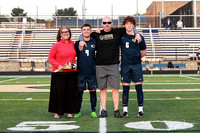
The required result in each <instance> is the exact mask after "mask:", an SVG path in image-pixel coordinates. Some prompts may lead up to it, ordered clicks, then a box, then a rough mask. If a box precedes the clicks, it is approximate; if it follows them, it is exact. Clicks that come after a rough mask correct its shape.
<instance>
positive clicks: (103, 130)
mask: <svg viewBox="0 0 200 133" xmlns="http://www.w3.org/2000/svg"><path fill="white" fill-rule="evenodd" d="M101 110H102V106H101V102H100V112H99V114H101ZM106 132H107V127H106V118H99V133H106Z"/></svg>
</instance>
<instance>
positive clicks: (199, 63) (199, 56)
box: [196, 48, 200, 74]
mask: <svg viewBox="0 0 200 133" xmlns="http://www.w3.org/2000/svg"><path fill="white" fill-rule="evenodd" d="M196 61H197V70H198V71H197V74H200V71H199V67H200V48H199V49H198V52H197V54H196Z"/></svg>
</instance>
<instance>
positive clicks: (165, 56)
mask: <svg viewBox="0 0 200 133" xmlns="http://www.w3.org/2000/svg"><path fill="white" fill-rule="evenodd" d="M93 30H95V29H93ZM57 31H58V30H57V29H48V30H47V29H37V30H36V29H32V30H31V29H27V30H26V31H24V34H23V39H22V30H17V29H16V30H5V29H4V30H0V62H5V61H8V62H9V61H13V62H14V61H20V62H21V63H20V66H21V67H24V66H25V67H24V70H29V71H30V70H38V71H44V70H45V69H46V68H47V65H46V64H45V63H46V62H48V53H49V50H50V48H51V46H52V45H53V44H54V43H56V42H57V40H56V36H57ZM71 32H72V37H71V40H72V41H74V42H75V41H76V40H78V37H79V35H80V33H81V31H80V28H79V29H77V28H71ZM139 32H140V33H141V34H142V35H143V36H144V38H145V42H146V45H147V54H146V56H145V57H144V58H143V60H150V61H189V60H194V59H195V56H196V52H197V49H198V48H199V47H200V29H183V30H163V29H153V30H152V37H153V42H154V46H153V45H152V40H151V35H150V32H149V29H142V30H141V29H139ZM19 44H20V45H19ZM32 61H34V62H35V64H34V65H33V62H32ZM23 62H24V63H26V64H23ZM30 64H31V65H30ZM38 64H39V65H38ZM40 67H41V68H40ZM44 67H45V68H44ZM21 70H23V69H21Z"/></svg>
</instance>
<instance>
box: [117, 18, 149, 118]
mask: <svg viewBox="0 0 200 133" xmlns="http://www.w3.org/2000/svg"><path fill="white" fill-rule="evenodd" d="M123 25H124V27H125V28H126V33H125V34H124V35H123V36H122V39H121V43H120V45H121V77H122V78H121V80H122V85H123V94H122V102H123V112H124V113H123V117H125V118H127V117H128V100H129V90H130V82H131V81H133V82H134V83H135V89H136V92H137V100H138V106H139V110H138V116H137V117H138V118H142V117H143V90H142V81H143V72H142V65H141V58H142V57H144V56H145V55H146V43H145V41H144V38H143V36H141V38H142V41H141V42H140V43H138V42H137V41H136V42H135V41H134V39H135V34H134V31H133V27H134V26H135V25H136V21H135V19H134V18H133V17H131V16H127V17H126V18H124V20H123Z"/></svg>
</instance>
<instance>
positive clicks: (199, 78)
mask: <svg viewBox="0 0 200 133" xmlns="http://www.w3.org/2000/svg"><path fill="white" fill-rule="evenodd" d="M181 77H185V78H189V79H195V80H200V78H193V77H189V76H186V75H182V76H181Z"/></svg>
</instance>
